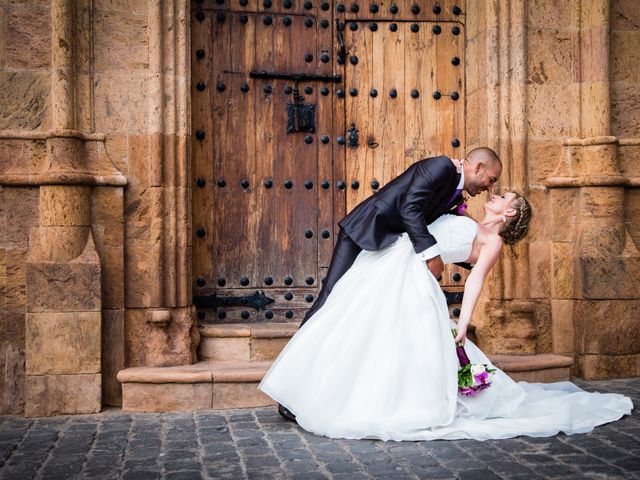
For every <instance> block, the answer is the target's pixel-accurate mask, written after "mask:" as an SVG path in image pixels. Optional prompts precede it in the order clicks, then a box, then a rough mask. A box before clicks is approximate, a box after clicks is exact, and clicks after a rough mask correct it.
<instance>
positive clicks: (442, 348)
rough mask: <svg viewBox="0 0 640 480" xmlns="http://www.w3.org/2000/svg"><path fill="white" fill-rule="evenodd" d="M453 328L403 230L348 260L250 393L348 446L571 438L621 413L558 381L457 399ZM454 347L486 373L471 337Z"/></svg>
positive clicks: (622, 402)
mask: <svg viewBox="0 0 640 480" xmlns="http://www.w3.org/2000/svg"><path fill="white" fill-rule="evenodd" d="M453 325H454V324H453V323H452V321H451V320H450V318H449V312H448V309H447V305H446V299H445V297H444V295H443V293H442V291H441V290H440V286H439V285H438V282H437V281H436V280H435V278H434V277H433V275H431V273H430V272H429V271H428V269H427V268H426V265H425V263H424V262H422V261H420V260H419V259H418V258H417V256H416V255H415V252H414V250H413V246H412V244H411V242H410V241H409V239H408V237H407V236H406V234H405V235H402V236H401V237H400V238H399V239H398V241H396V242H395V243H394V244H393V245H391V246H389V247H387V248H385V249H383V250H379V251H375V252H369V251H363V252H361V253H360V255H359V256H358V257H357V259H356V261H355V262H354V264H353V266H352V267H351V268H350V269H349V271H348V272H347V273H346V274H345V275H344V276H343V277H342V278H341V279H340V281H338V282H337V283H336V285H335V286H334V289H333V291H332V292H331V294H330V295H329V297H328V298H327V301H326V303H325V304H324V306H323V307H322V308H321V309H319V310H318V311H317V312H316V314H315V315H314V316H313V317H311V318H310V319H309V321H308V322H307V323H306V324H305V325H304V326H303V327H302V328H301V329H300V330H299V331H298V332H297V333H296V335H294V337H293V338H292V339H291V341H290V342H289V343H288V344H287V346H286V347H285V348H284V350H283V351H282V353H281V354H280V355H279V357H278V358H277V359H276V361H275V362H274V364H273V365H272V367H271V369H270V370H269V371H268V372H267V374H266V376H265V377H264V379H263V380H262V382H261V384H260V386H259V388H260V389H261V390H262V391H263V392H265V393H266V394H268V395H269V396H271V397H272V398H273V399H274V400H276V401H277V402H278V403H281V404H282V405H284V406H285V407H287V408H288V409H289V410H290V411H291V412H292V413H293V414H294V415H296V420H297V421H298V424H299V425H300V426H301V427H302V428H304V429H305V430H307V431H309V432H313V433H316V434H318V435H324V436H327V437H332V438H350V439H358V438H377V439H382V440H398V441H399V440H434V439H461V438H473V439H477V440H486V439H499V438H508V437H513V436H517V435H529V436H535V437H544V436H550V435H555V434H556V433H558V432H565V433H567V434H571V433H582V432H588V431H590V430H592V429H593V428H594V427H595V426H597V425H601V424H603V423H607V422H611V421H614V420H617V419H619V418H621V417H622V416H623V415H625V414H628V413H630V411H631V409H632V407H633V405H632V403H631V400H630V399H629V398H627V397H624V396H622V395H617V394H600V393H588V392H585V391H583V390H582V389H580V388H578V387H577V386H575V385H574V384H572V383H570V382H559V383H553V384H533V383H526V382H519V383H516V382H514V381H513V380H511V379H510V378H509V377H508V376H507V375H506V374H505V373H504V372H502V371H500V370H499V369H497V370H496V372H495V374H494V376H493V383H492V385H491V387H490V388H488V389H487V390H484V391H482V392H480V393H479V394H478V395H477V396H475V397H465V396H461V395H459V394H458V393H457V371H458V359H457V356H456V353H455V345H454V342H453V336H452V334H451V327H452V326H453ZM465 349H466V351H467V355H468V356H469V358H470V360H471V362H472V363H485V364H488V365H490V366H492V365H491V362H490V360H489V359H488V358H487V357H486V356H485V355H484V354H483V353H482V351H480V350H479V349H478V348H477V347H476V346H475V345H474V344H473V343H472V342H471V341H467V342H466V345H465ZM492 367H493V366H492ZM493 368H495V367H493Z"/></svg>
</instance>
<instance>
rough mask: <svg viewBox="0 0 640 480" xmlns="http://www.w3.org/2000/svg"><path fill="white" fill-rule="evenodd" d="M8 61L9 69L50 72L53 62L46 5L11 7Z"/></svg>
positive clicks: (6, 43) (48, 12)
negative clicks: (46, 70) (48, 70)
mask: <svg viewBox="0 0 640 480" xmlns="http://www.w3.org/2000/svg"><path fill="white" fill-rule="evenodd" d="M5 28H6V31H5V32H4V33H5V48H6V52H5V59H6V66H7V67H9V68H10V69H31V70H34V69H47V68H49V66H50V62H51V11H50V9H49V8H48V5H47V4H46V3H45V2H43V3H37V4H32V5H29V6H26V7H24V6H18V7H9V8H8V9H7V16H6V27H5Z"/></svg>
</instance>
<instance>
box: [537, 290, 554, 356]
mask: <svg viewBox="0 0 640 480" xmlns="http://www.w3.org/2000/svg"><path fill="white" fill-rule="evenodd" d="M533 318H534V327H535V330H536V353H544V352H552V351H553V326H552V321H551V302H550V301H549V300H548V299H545V300H544V301H539V302H536V307H535V312H534V317H533Z"/></svg>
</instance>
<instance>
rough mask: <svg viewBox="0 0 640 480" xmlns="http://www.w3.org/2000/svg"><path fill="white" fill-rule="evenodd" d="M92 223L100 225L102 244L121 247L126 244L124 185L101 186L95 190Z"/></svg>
mask: <svg viewBox="0 0 640 480" xmlns="http://www.w3.org/2000/svg"><path fill="white" fill-rule="evenodd" d="M91 223H92V225H94V226H95V225H100V226H102V227H103V229H102V238H101V241H100V242H97V241H96V243H100V246H109V247H121V246H122V245H123V244H124V192H123V189H122V187H100V188H96V189H94V191H93V197H92V206H91Z"/></svg>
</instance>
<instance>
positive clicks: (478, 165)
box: [473, 162, 484, 175]
mask: <svg viewBox="0 0 640 480" xmlns="http://www.w3.org/2000/svg"><path fill="white" fill-rule="evenodd" d="M483 168H484V162H476V165H475V168H474V169H473V173H475V174H476V175H477V174H478V173H480V171H481V170H482V169H483Z"/></svg>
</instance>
